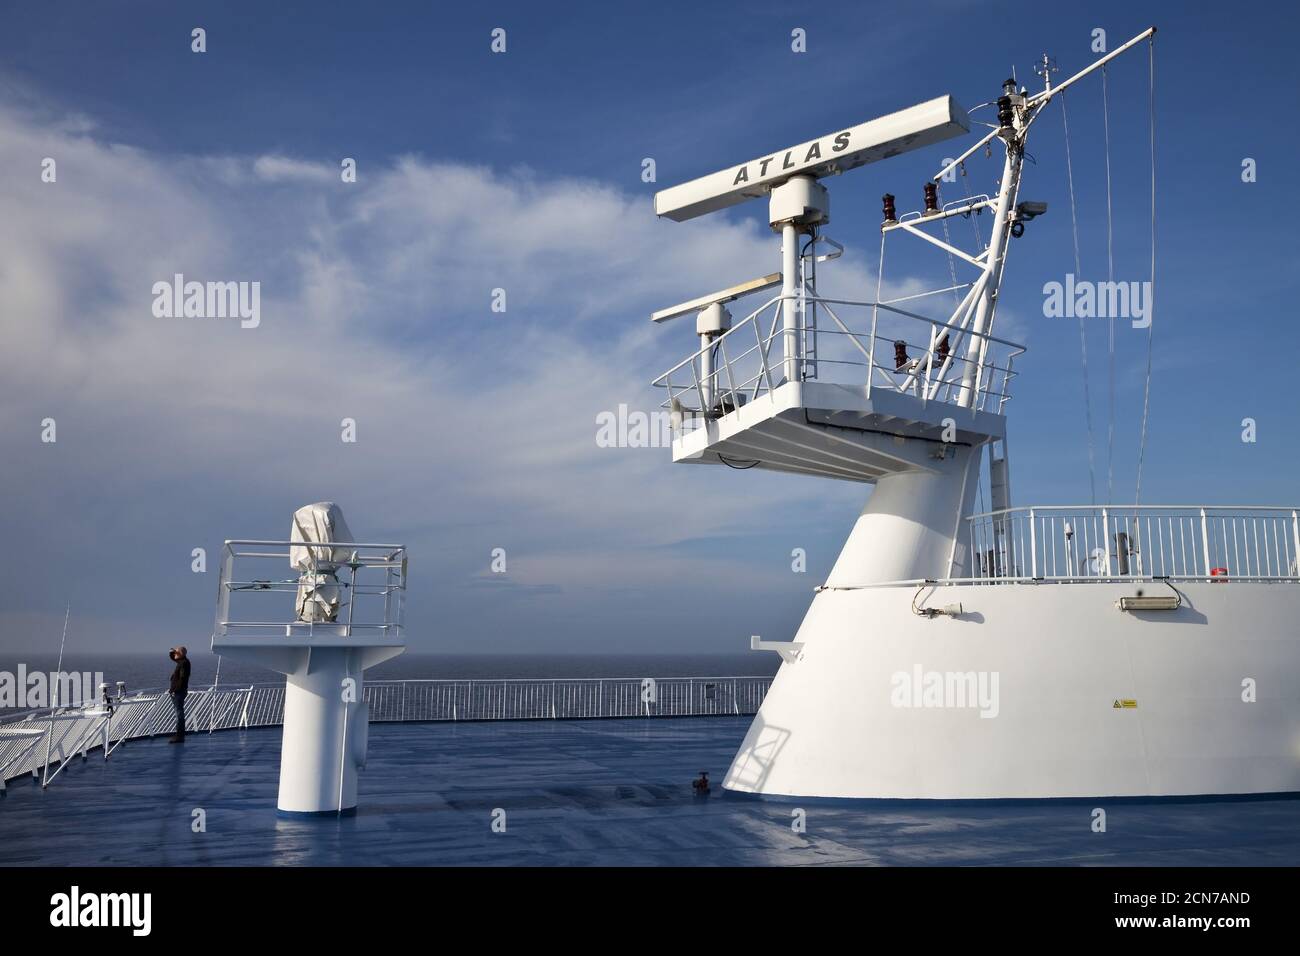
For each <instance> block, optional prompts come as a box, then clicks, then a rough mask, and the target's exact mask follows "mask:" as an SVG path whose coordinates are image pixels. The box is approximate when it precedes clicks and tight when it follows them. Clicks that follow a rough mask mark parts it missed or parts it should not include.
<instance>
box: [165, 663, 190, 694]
mask: <svg viewBox="0 0 1300 956" xmlns="http://www.w3.org/2000/svg"><path fill="white" fill-rule="evenodd" d="M170 690H171V692H172V693H173V694H179V695H180V696H181V697H184V696H185V695H186V694H188V693H189V692H190V659H189V658H188V657H182V658H181V659H180V660H178V661H177V662H176V669H175V670H174V671H172V680H171V687H170Z"/></svg>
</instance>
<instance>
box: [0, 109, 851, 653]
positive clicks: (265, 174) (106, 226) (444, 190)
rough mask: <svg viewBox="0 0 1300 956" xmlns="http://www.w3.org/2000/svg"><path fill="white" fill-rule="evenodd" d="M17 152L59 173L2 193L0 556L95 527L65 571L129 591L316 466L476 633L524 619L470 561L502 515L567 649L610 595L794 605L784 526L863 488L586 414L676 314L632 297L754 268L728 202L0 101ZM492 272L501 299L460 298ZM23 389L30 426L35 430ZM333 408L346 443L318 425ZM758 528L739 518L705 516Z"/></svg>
mask: <svg viewBox="0 0 1300 956" xmlns="http://www.w3.org/2000/svg"><path fill="white" fill-rule="evenodd" d="M38 144H40V145H39V146H38ZM37 153H39V154H40V155H46V154H50V155H55V156H56V157H58V160H59V168H60V175H59V181H58V183H57V184H54V185H50V184H43V183H41V182H40V181H39V179H38V177H37V176H36V175H32V176H30V177H27V178H22V177H17V178H15V181H14V182H12V183H11V188H7V189H6V191H5V194H4V197H3V199H0V214H2V215H3V216H4V218H5V221H6V223H7V226H8V228H6V230H4V232H3V234H0V262H3V263H4V264H5V267H4V268H3V270H2V271H0V301H3V302H4V303H5V310H6V320H5V333H4V337H5V348H4V349H3V350H0V401H2V402H3V409H4V410H3V412H0V443H2V444H3V448H4V458H5V460H6V462H7V463H8V464H7V465H6V468H5V471H4V475H3V478H0V490H2V491H3V493H4V494H5V496H6V509H5V517H4V518H3V519H2V524H0V529H2V530H3V532H4V534H5V538H6V540H11V541H12V540H32V541H34V545H33V549H32V550H27V551H25V552H24V554H23V555H22V556H19V554H18V553H17V552H11V553H10V555H9V556H8V557H6V558H4V559H0V571H4V572H5V573H6V574H9V575H10V576H11V578H12V577H13V575H16V574H18V573H19V572H25V571H28V570H29V569H30V561H31V560H32V558H33V556H35V558H36V559H37V560H38V561H39V560H42V559H44V560H48V561H51V562H60V561H68V560H71V559H73V558H74V557H75V556H77V555H84V554H87V553H89V554H94V555H96V559H95V564H96V574H95V575H94V576H91V577H90V578H88V579H86V583H85V584H83V585H82V587H83V588H89V589H91V590H92V591H93V593H90V594H79V595H76V596H72V597H73V600H74V602H76V603H79V604H82V605H83V606H84V604H85V603H86V602H87V601H89V602H92V603H94V602H98V603H102V604H103V605H104V606H105V608H106V611H107V612H111V613H113V614H114V615H117V616H119V617H120V618H122V619H123V620H129V619H130V618H131V616H132V614H138V616H139V617H140V618H141V619H148V618H151V617H153V616H156V615H158V614H160V613H162V612H161V611H159V610H158V609H157V608H155V607H151V606H150V605H149V603H148V600H147V598H146V595H147V594H148V590H147V588H146V587H145V585H144V582H143V581H142V580H141V579H140V578H139V577H137V575H139V574H141V573H144V574H150V575H153V577H151V578H150V580H157V576H158V575H162V576H164V577H165V576H166V575H169V574H173V573H175V572H174V571H173V569H174V567H175V566H176V565H177V564H181V563H183V566H184V570H185V571H186V572H188V561H189V558H188V554H189V550H190V548H191V547H192V546H195V544H196V542H197V543H198V544H207V545H208V546H209V547H210V548H214V547H215V546H216V543H217V542H219V541H220V540H221V539H222V538H225V537H237V536H246V535H247V536H264V535H275V534H278V533H279V532H280V531H281V530H282V529H283V526H284V525H285V524H286V523H287V520H288V514H289V511H290V510H291V509H292V508H293V507H295V506H296V505H298V504H301V503H303V502H306V501H310V500H317V499H321V498H332V499H334V500H337V501H339V502H340V503H341V504H342V505H343V506H344V508H345V510H346V511H347V512H348V514H349V520H350V523H351V524H352V526H353V528H354V530H356V531H358V532H359V533H361V534H363V535H365V536H367V537H371V538H373V537H388V538H392V537H397V538H402V539H405V540H407V543H408V544H410V546H411V548H412V553H413V555H414V558H413V567H414V568H416V569H417V570H418V578H419V582H420V584H421V586H422V587H425V588H427V589H429V590H428V591H427V592H426V593H423V594H419V595H417V594H413V602H414V603H413V615H414V616H413V618H412V620H413V621H424V622H426V623H427V624H428V625H430V626H428V627H426V628H425V630H426V631H427V632H429V636H434V635H435V634H436V635H437V636H440V637H444V638H445V637H447V636H449V635H447V633H446V631H447V630H448V629H450V630H451V631H452V634H451V635H450V636H452V637H453V638H459V639H461V640H462V641H463V640H467V639H468V638H467V635H468V636H470V637H474V638H476V639H482V638H483V635H482V634H480V633H478V632H479V631H481V630H482V629H483V628H485V627H488V626H491V627H493V628H496V629H497V630H496V631H495V632H494V633H493V635H492V636H493V637H494V638H495V639H497V640H498V643H496V644H493V645H491V646H489V647H484V648H481V649H500V648H502V647H507V648H509V647H515V648H517V647H518V646H519V645H518V641H517V640H516V639H515V635H512V634H508V633H506V634H503V633H501V629H505V628H511V627H513V628H515V629H519V628H521V627H523V626H524V623H525V622H524V621H522V620H521V616H520V615H519V614H518V613H515V614H514V616H513V617H512V616H511V608H512V607H514V605H513V604H511V603H510V600H509V599H508V596H507V598H504V599H503V597H502V596H501V594H502V592H494V591H493V590H492V589H491V588H490V587H469V586H468V585H470V584H471V583H472V582H474V581H475V580H476V578H477V577H478V576H479V575H480V574H481V570H482V568H483V567H484V566H485V565H486V563H487V556H488V553H489V551H490V549H491V548H492V547H498V546H499V547H505V548H507V550H508V552H509V553H510V554H511V555H512V561H511V565H510V566H511V581H512V582H513V583H515V584H517V585H520V586H522V588H520V589H517V591H516V597H517V599H518V600H527V601H532V602H537V601H542V602H549V604H547V605H546V606H547V607H548V608H549V609H550V610H549V612H548V613H549V614H550V615H552V618H553V620H554V621H559V622H563V623H562V625H556V626H561V627H562V628H563V630H564V631H565V633H566V634H567V635H568V636H569V638H570V640H569V643H568V644H566V645H562V646H563V647H564V648H565V649H573V647H574V645H573V643H572V638H573V635H575V634H577V640H579V641H581V640H583V639H586V640H588V641H590V640H593V639H595V638H594V637H593V635H594V634H595V631H594V630H593V631H592V633H589V634H586V635H583V634H582V633H581V630H582V628H583V627H587V628H589V629H591V628H594V629H596V630H600V631H601V632H603V631H604V630H605V629H607V627H608V626H609V624H610V622H613V621H617V620H620V614H622V615H624V617H625V618H626V616H628V615H632V616H634V617H635V620H634V621H626V620H625V623H624V627H623V632H624V633H623V634H622V635H621V639H622V640H624V641H628V640H631V641H633V642H634V643H633V644H632V645H630V646H640V647H643V648H644V647H645V646H647V644H646V640H647V639H648V637H649V636H650V635H654V634H662V633H667V632H669V631H671V632H674V633H676V634H678V639H679V640H680V641H683V642H684V646H696V647H697V648H698V649H706V650H707V649H713V650H717V649H726V648H727V647H731V646H733V643H732V641H730V640H727V641H726V642H725V643H723V644H721V645H719V644H718V643H717V642H716V640H715V641H714V643H712V644H709V643H705V644H703V645H696V644H694V643H693V642H694V638H695V636H696V634H697V632H699V631H707V630H709V629H710V627H711V623H712V624H714V625H718V626H721V624H720V622H721V621H722V620H724V617H722V616H720V615H722V614H723V612H724V611H725V610H726V608H727V607H728V606H729V605H732V606H734V603H735V602H738V601H744V600H746V597H745V595H746V594H747V593H752V592H753V591H754V590H755V589H758V590H760V591H761V592H762V593H764V594H765V595H766V597H765V598H764V600H765V601H767V602H768V604H769V605H771V604H773V602H776V603H777V604H780V602H781V600H782V595H783V594H785V595H796V597H795V599H794V601H793V603H790V601H789V600H788V599H787V600H786V601H785V603H787V604H789V605H790V608H791V609H792V610H790V611H789V612H788V613H790V614H797V613H801V611H802V607H803V604H804V602H806V594H807V590H808V586H806V584H805V581H804V580H802V578H803V576H796V575H791V574H790V573H789V570H788V565H789V561H788V557H787V556H788V553H789V550H790V548H791V547H793V546H795V545H799V546H804V547H808V546H809V543H808V538H809V536H810V534H811V533H812V532H810V530H809V526H808V522H809V521H810V520H811V521H813V523H814V525H815V524H816V522H817V521H818V520H819V519H820V517H822V516H823V515H824V514H825V510H826V509H828V508H829V509H835V508H840V509H841V510H843V512H844V513H845V514H851V513H852V511H853V510H854V508H855V507H856V505H857V503H858V502H859V501H860V499H861V497H862V495H863V494H864V489H861V488H859V487H855V486H848V485H843V486H836V487H835V488H833V489H819V493H818V495H817V496H813V495H811V494H810V495H809V496H808V497H809V498H810V499H814V498H815V503H814V504H811V505H809V506H808V507H806V508H803V509H791V508H790V507H789V502H790V500H791V495H792V493H794V490H795V489H796V488H800V487H802V488H805V489H806V488H807V487H808V486H807V485H806V484H801V483H799V481H798V479H788V478H784V477H782V476H772V475H754V474H750V475H746V476H744V477H743V478H737V477H736V476H734V475H732V474H730V473H727V474H719V472H720V471H721V469H717V470H715V469H703V468H702V469H692V468H684V467H676V468H674V467H671V465H670V460H669V454H668V452H667V451H666V450H663V449H659V450H654V449H630V450H616V449H605V448H598V447H597V446H596V443H595V432H596V415H597V413H598V412H600V411H602V410H607V409H613V408H616V407H617V405H618V404H619V403H621V402H626V403H628V404H629V405H631V406H632V407H634V408H638V407H639V408H647V409H648V408H650V407H651V405H652V403H653V402H657V401H658V400H659V399H660V398H661V397H662V396H659V395H655V394H652V390H651V389H649V388H648V387H647V384H646V383H647V382H648V381H649V379H650V378H651V377H652V376H653V375H654V374H655V373H657V372H659V371H661V370H662V369H663V368H666V367H668V366H670V365H672V364H675V363H676V362H677V361H678V360H679V359H680V358H681V357H682V356H684V355H685V354H687V352H688V351H689V350H691V349H693V347H694V345H693V341H692V339H693V337H692V335H691V331H692V330H691V329H689V328H687V327H686V325H689V323H687V324H686V325H682V326H681V327H678V328H669V329H653V328H651V326H650V323H649V322H648V321H647V320H646V317H647V315H648V312H649V311H650V310H651V309H652V308H653V307H656V306H659V305H662V304H664V303H666V302H672V301H676V300H678V299H681V298H685V297H687V296H689V295H692V294H697V293H698V292H699V291H700V290H704V289H710V288H715V287H719V286H723V285H726V284H728V283H729V282H731V281H734V279H735V278H736V277H738V276H747V275H750V274H758V273H761V272H764V271H767V270H768V268H770V263H769V260H770V259H771V258H772V257H773V256H774V254H775V253H774V249H773V243H772V240H771V237H770V234H767V233H766V231H765V230H764V231H760V230H759V229H758V228H756V227H755V226H753V225H752V224H748V223H743V222H727V221H721V222H717V223H708V224H705V223H693V224H688V225H685V226H677V225H671V224H665V223H661V222H658V221H656V220H655V219H654V218H653V216H652V215H651V214H650V211H649V197H648V195H641V196H630V195H628V194H626V193H622V192H619V191H618V190H615V189H612V188H610V187H607V186H603V185H601V184H598V183H591V182H584V181H577V180H564V179H558V180H557V179H546V178H544V177H541V176H538V175H536V174H533V173H531V172H529V171H527V170H514V171H508V172H497V171H493V170H489V169H484V168H471V167H465V166H459V165H454V164H447V163H436V162H427V161H424V160H420V159H416V158H413V157H407V158H403V159H400V160H398V161H397V162H395V163H394V164H392V165H391V166H389V167H387V168H379V167H378V166H377V165H376V166H367V167H365V168H363V169H362V170H361V176H360V180H359V182H358V183H356V184H355V185H351V184H344V183H342V182H341V181H339V180H338V178H337V175H336V174H335V173H334V172H333V171H332V170H330V169H329V167H322V166H320V165H318V164H313V163H307V162H300V161H298V160H293V159H290V158H286V157H281V156H276V157H268V156H262V157H257V158H253V159H245V158H239V157H230V156H223V157H184V156H181V157H176V156H157V155H149V154H146V153H143V152H141V151H139V150H135V149H131V148H127V147H121V146H115V145H112V144H107V143H104V142H102V141H99V140H96V139H92V138H90V137H89V136H87V135H85V134H84V133H83V132H81V131H78V130H69V129H67V128H63V129H60V128H58V127H57V126H54V125H50V126H47V127H45V128H42V129H38V128H37V127H36V126H35V125H34V124H33V123H32V122H31V121H30V120H29V119H26V118H22V117H18V116H15V115H13V114H7V113H3V112H0V162H3V164H4V166H5V168H7V169H27V168H29V167H30V168H33V169H34V168H37V167H36V165H35V164H34V162H33V160H32V156H33V155H34V154H37ZM326 171H328V172H329V173H330V179H331V181H332V185H331V187H330V188H326V189H322V185H323V183H324V179H323V178H322V175H323V173H324V172H326ZM259 184H266V185H259ZM272 184H273V185H272ZM331 190H332V191H331ZM175 273H183V274H184V275H185V276H186V277H187V278H194V279H199V280H224V281H259V282H261V289H262V299H261V303H262V304H261V310H262V322H261V325H260V327H259V328H257V329H249V330H244V329H241V328H240V327H239V324H238V321H237V320H220V319H158V318H155V317H154V316H153V315H152V314H151V310H150V306H151V301H152V296H151V286H152V284H153V283H154V282H155V281H159V280H169V279H170V278H171V276H172V275H173V274H175ZM855 278H860V277H855ZM496 287H504V288H506V289H507V290H508V311H507V312H506V313H505V314H496V313H493V312H491V311H490V310H489V307H488V306H489V295H490V291H491V290H492V289H493V288H496ZM46 416H53V417H56V418H57V420H58V423H59V425H58V427H59V433H58V434H59V441H58V444H57V445H56V446H42V445H40V444H39V442H38V441H37V435H38V423H39V421H40V420H41V419H42V418H44V417H46ZM344 417H350V418H354V419H356V421H357V423H358V443H357V444H356V445H344V444H342V443H341V442H340V441H339V422H340V420H341V419H342V418H344ZM742 482H743V484H742ZM792 482H793V483H792ZM841 520H843V519H841ZM839 530H840V529H837V531H836V535H835V537H837V538H838V536H839ZM756 531H757V532H758V533H760V534H762V535H763V536H764V538H763V543H762V544H761V546H760V547H758V548H756V547H755V546H754V539H753V538H745V539H744V541H742V542H740V543H738V544H736V545H735V546H734V547H728V546H727V545H726V543H725V542H726V541H727V540H728V538H730V537H732V536H736V535H745V536H748V535H752V534H754V533H755V532H756ZM114 536H123V537H121V538H115V537H114ZM688 539H702V540H703V541H704V542H705V543H703V544H698V545H683V544H682V543H681V542H683V541H686V540H688ZM787 539H797V540H791V541H790V542H789V543H787ZM123 540H125V541H129V542H130V544H131V545H132V549H131V553H130V554H129V555H128V556H125V557H122V558H120V559H119V558H117V557H115V556H114V555H115V548H116V547H117V545H118V543H119V542H120V541H123ZM74 541H75V542H76V543H75V544H74V543H73V542H74ZM710 542H712V543H710ZM718 542H722V543H721V544H719V543H718ZM185 586H186V587H188V588H191V589H192V590H193V591H194V592H195V594H199V595H202V596H201V597H199V598H197V599H196V600H195V601H194V602H193V603H194V604H195V606H193V607H190V603H189V602H187V603H185V606H184V607H183V608H177V609H173V611H172V612H171V613H172V614H173V615H174V616H175V617H176V619H177V620H184V621H187V622H191V621H206V620H207V619H208V616H209V614H210V606H209V602H210V600H211V595H210V591H211V587H210V585H205V586H203V587H201V588H200V587H198V585H197V583H195V582H190V581H189V580H188V579H186V582H185ZM629 589H631V590H630V591H629ZM56 592H57V593H56ZM180 593H181V592H179V591H178V592H177V594H178V595H179V594H180ZM187 593H188V592H187ZM667 593H674V594H677V595H678V596H679V600H676V601H673V602H664V601H663V595H665V594H667ZM629 595H630V596H629ZM11 597H13V598H15V599H16V600H15V601H7V602H6V607H5V612H7V613H12V614H27V615H30V614H31V613H32V610H33V602H35V603H44V604H46V605H47V606H50V607H55V606H57V607H61V606H62V601H63V600H64V599H65V598H67V597H69V595H67V594H66V593H64V591H63V590H61V589H60V588H59V587H57V586H48V587H46V586H42V587H41V588H39V589H38V590H37V591H34V592H32V591H24V592H13V593H11ZM714 597H716V600H713V598H714ZM177 600H180V598H179V597H178V598H177ZM683 608H695V609H696V612H697V613H696V614H695V615H694V618H693V622H692V623H691V625H690V626H689V627H686V628H683V627H682V626H681V624H682V622H681V615H682V613H683ZM620 609H621V610H620ZM646 615H648V616H646ZM5 620H6V618H5V617H3V616H0V627H3V626H4V621H5ZM433 622H439V624H440V625H443V626H439V627H437V628H435V627H433V626H432V623H433ZM584 622H586V623H585V624H584ZM526 623H527V626H528V627H529V628H532V629H533V630H534V631H536V632H537V633H538V634H541V635H542V636H543V637H545V636H546V634H547V631H548V628H551V630H552V631H553V630H554V628H553V627H552V625H551V624H550V623H548V622H547V621H537V620H532V621H527V622H526ZM448 626H449V627H448ZM741 629H742V630H745V633H746V634H747V633H749V631H748V630H746V629H745V626H742V628H741ZM7 636H8V635H6V634H4V633H0V644H2V643H3V640H4V639H5V638H6V637H7ZM552 636H554V634H552ZM743 636H744V635H741V637H743ZM603 637H604V635H603V633H602V634H601V635H600V638H601V639H603ZM192 640H193V639H192ZM512 640H515V643H514V644H512V643H511V641H512ZM637 640H640V643H639V645H638V644H636V643H635V642H636V641H637ZM736 640H739V638H737V639H736ZM193 642H194V643H198V641H193ZM453 643H454V642H453ZM425 646H426V647H427V646H428V645H427V644H426V645H425ZM583 646H588V647H589V646H590V644H589V643H588V644H587V645H583ZM734 646H737V647H739V646H740V645H739V644H735V645H734ZM552 649H554V648H553V647H552ZM668 649H671V648H668Z"/></svg>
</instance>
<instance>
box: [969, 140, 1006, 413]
mask: <svg viewBox="0 0 1300 956" xmlns="http://www.w3.org/2000/svg"><path fill="white" fill-rule="evenodd" d="M1021 156H1022V151H1021V149H1020V141H1019V138H1018V137H1017V138H1016V139H1015V140H1013V141H1012V142H1011V143H1008V144H1007V158H1006V162H1005V163H1004V164H1003V167H1002V188H1001V189H1000V190H999V192H998V205H997V211H996V213H995V214H994V219H993V234H992V235H991V236H990V237H989V247H988V257H989V258H988V262H987V263H986V264H985V266H984V271H985V274H986V275H987V276H988V279H987V281H986V282H985V283H984V291H983V294H981V296H980V300H979V305H978V306H977V307H976V311H975V319H974V321H973V323H972V324H971V334H970V336H969V337H968V341H967V343H966V362H965V367H964V368H963V369H962V374H961V391H960V392H959V393H958V399H957V404H958V405H960V406H961V407H962V408H974V407H975V399H976V394H975V393H976V385H977V381H976V378H977V373H978V372H979V369H980V366H981V365H982V364H983V359H984V346H985V341H986V340H985V339H984V338H983V336H985V335H987V334H988V332H989V327H990V326H991V324H992V321H993V310H994V308H995V306H996V304H997V294H998V286H999V285H1000V284H1001V282H1002V264H1003V260H1004V258H1005V257H1006V251H1007V241H1008V240H1009V239H1010V230H1009V226H1010V220H1011V203H1012V201H1013V199H1014V198H1015V195H1016V192H1017V190H1019V188H1020V164H1021Z"/></svg>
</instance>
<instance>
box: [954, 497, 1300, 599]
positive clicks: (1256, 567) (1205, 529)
mask: <svg viewBox="0 0 1300 956" xmlns="http://www.w3.org/2000/svg"><path fill="white" fill-rule="evenodd" d="M967 523H968V528H969V538H968V541H969V545H970V547H971V549H972V551H973V553H974V555H975V558H976V560H975V567H976V569H977V572H978V573H977V575H976V576H977V577H979V578H983V579H988V580H995V581H1010V580H1020V581H1023V580H1049V581H1051V580H1071V581H1074V580H1115V579H1117V578H1122V579H1132V578H1174V579H1182V580H1189V579H1206V580H1214V581H1219V582H1229V581H1300V565H1298V560H1300V520H1298V519H1297V509H1294V508H1269V507H1249V506H1242V507H1215V506H1210V505H1205V506H1199V505H1097V506H1092V505H1075V506H1066V505H1038V506H1034V507H1024V508H1008V509H1006V510H1003V511H991V512H986V513H984V514H976V515H971V516H970V517H969V518H967Z"/></svg>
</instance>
